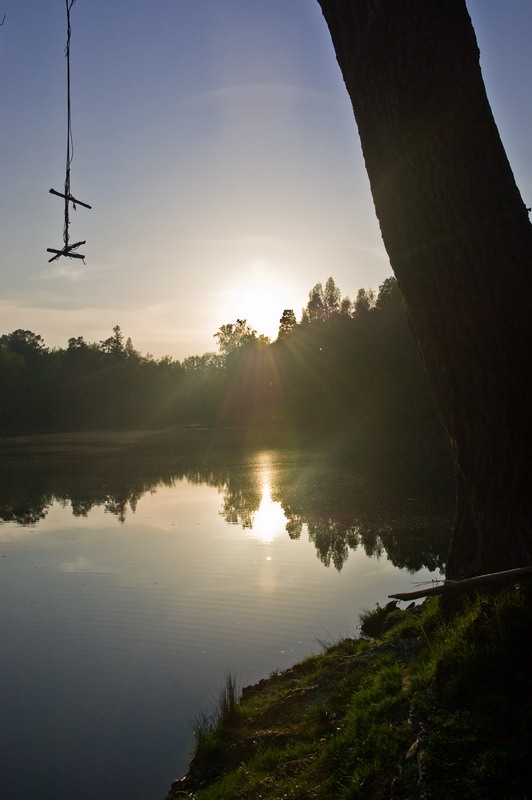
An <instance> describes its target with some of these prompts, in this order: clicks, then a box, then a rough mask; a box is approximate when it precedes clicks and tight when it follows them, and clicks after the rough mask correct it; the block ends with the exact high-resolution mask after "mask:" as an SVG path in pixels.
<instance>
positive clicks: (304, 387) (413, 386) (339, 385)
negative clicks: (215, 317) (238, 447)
mask: <svg viewBox="0 0 532 800" xmlns="http://www.w3.org/2000/svg"><path fill="white" fill-rule="evenodd" d="M215 337H216V339H217V342H218V346H219V350H220V353H219V354H216V353H205V354H204V355H202V356H191V357H189V358H187V359H185V360H184V361H183V362H182V363H179V362H178V361H175V360H173V359H171V358H169V357H164V358H161V359H159V360H155V359H154V358H153V357H151V356H142V355H140V354H139V353H138V352H137V351H136V350H135V349H134V347H133V344H132V342H131V339H127V340H126V341H125V343H124V335H123V334H122V331H121V330H120V327H119V326H116V327H115V328H114V329H113V334H112V336H110V337H109V338H108V339H106V340H104V341H101V342H100V343H98V344H96V343H88V342H85V340H84V339H83V337H81V336H78V337H73V338H71V339H69V341H68V347H67V348H66V349H55V350H50V349H48V348H47V347H46V346H45V344H44V342H43V340H42V338H41V337H40V336H38V335H36V334H34V333H32V332H31V331H23V330H17V331H14V332H13V333H10V334H5V335H3V336H1V337H0V381H1V383H0V385H1V387H2V388H1V390H0V391H1V394H0V433H2V434H3V435H10V434H21V433H34V432H53V431H80V430H98V429H112V428H115V429H131V428H157V427H165V426H171V425H191V424H200V425H207V426H209V427H215V428H216V427H221V426H236V427H239V428H242V427H253V428H262V429H266V430H270V431H277V432H280V433H288V432H294V431H296V432H298V434H301V435H305V432H311V434H312V435H313V436H316V435H319V434H320V433H324V434H328V435H330V434H331V433H335V432H336V433H337V435H338V438H339V447H340V449H342V448H348V449H349V450H350V451H353V450H356V451H357V452H358V453H359V454H363V455H367V456H370V457H377V458H378V459H380V460H382V458H385V459H392V460H393V459H395V458H398V457H401V458H403V457H404V456H405V453H412V457H413V458H415V459H416V460H420V459H421V458H423V457H425V458H426V457H427V456H428V457H429V458H431V457H433V456H434V453H435V452H439V453H443V452H444V450H445V444H444V440H443V436H442V434H441V432H440V426H439V422H438V420H437V418H436V414H435V411H434V406H433V402H432V398H431V395H430V391H429V388H428V384H427V381H426V378H425V375H424V372H423V370H422V367H421V365H420V363H419V359H418V354H417V351H416V346H415V344H414V341H413V338H412V336H411V334H410V331H409V328H408V325H407V322H406V318H405V313H404V308H403V303H402V300H401V297H400V295H399V292H398V289H397V285H396V282H395V280H394V279H392V278H389V279H388V280H386V281H385V282H384V283H383V285H382V286H381V287H380V290H379V293H378V296H377V297H376V298H375V295H374V293H373V292H372V291H366V290H364V289H362V290H360V291H359V292H358V295H357V299H356V300H355V302H353V303H352V302H351V301H350V300H349V298H347V297H346V298H344V299H343V300H342V299H341V295H340V291H339V289H338V288H337V287H336V285H335V283H334V281H333V280H332V278H329V280H328V281H327V282H326V284H325V288H322V286H321V284H317V285H316V286H315V287H314V288H313V289H312V291H311V292H310V295H309V302H308V304H307V307H306V308H305V309H304V311H303V315H302V320H301V322H300V323H299V324H298V323H297V321H296V318H295V315H294V313H293V311H291V310H290V309H287V310H285V311H284V312H283V316H282V319H281V321H280V329H279V337H278V339H277V340H276V341H275V342H273V343H270V342H269V340H268V339H267V338H266V337H264V336H260V335H258V334H257V332H256V331H254V330H253V329H252V328H251V327H250V326H249V325H248V323H247V321H246V320H241V319H239V320H237V321H236V322H235V323H231V324H227V325H223V326H222V327H221V328H220V329H219V331H218V332H217V333H216V334H215Z"/></svg>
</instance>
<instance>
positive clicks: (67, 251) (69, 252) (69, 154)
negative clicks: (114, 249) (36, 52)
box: [47, 0, 92, 263]
mask: <svg viewBox="0 0 532 800" xmlns="http://www.w3.org/2000/svg"><path fill="white" fill-rule="evenodd" d="M65 2H66V15H67V42H66V47H65V56H66V62H67V146H66V174H65V190H64V192H56V190H55V189H50V194H55V195H56V196H57V197H62V198H64V201H65V223H64V227H63V247H62V248H61V250H54V249H53V248H51V247H48V248H47V252H48V253H55V255H53V256H52V258H49V259H48V263H50V261H55V260H56V259H58V258H61V256H67V257H68V258H81V260H82V261H83V263H85V256H82V255H81V253H74V252H73V251H74V250H76V249H77V248H78V247H80V246H81V245H82V244H85V240H84V241H82V242H75V243H74V244H70V230H69V229H70V216H69V213H70V203H72V207H73V209H74V211H75V210H76V206H83V208H92V206H89V205H88V204H87V203H82V202H81V200H76V198H75V197H73V196H72V194H71V193H70V165H71V164H72V158H73V156H74V141H73V138H72V109H71V102H70V39H71V37H72V27H71V24H70V11H71V9H72V6H73V5H74V3H75V2H76V0H65Z"/></svg>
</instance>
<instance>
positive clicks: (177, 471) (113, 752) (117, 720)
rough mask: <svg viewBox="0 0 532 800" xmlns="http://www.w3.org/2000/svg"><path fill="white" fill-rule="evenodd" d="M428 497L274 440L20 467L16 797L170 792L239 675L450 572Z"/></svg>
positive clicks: (255, 671)
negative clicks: (215, 454)
mask: <svg viewBox="0 0 532 800" xmlns="http://www.w3.org/2000/svg"><path fill="white" fill-rule="evenodd" d="M410 494H411V489H410V487H409V489H404V488H397V487H388V488H387V489H386V490H383V488H382V487H379V486H378V482H377V485H375V482H374V481H373V482H368V480H367V479H362V478H361V477H360V476H356V475H353V474H351V473H350V472H349V470H347V469H346V468H345V467H339V466H337V465H336V466H335V465H332V464H331V463H330V462H329V461H326V460H324V459H322V458H319V457H317V456H312V455H308V454H306V455H302V454H298V453H290V452H283V453H281V452H278V451H271V450H270V451H267V450H266V451H264V450H263V451H256V452H254V453H248V454H247V455H246V456H239V457H238V458H234V457H233V458H231V459H227V461H224V460H223V459H217V463H216V464H210V465H209V466H206V465H205V462H204V461H203V462H201V463H199V462H198V463H195V464H184V465H183V464H180V465H179V466H176V465H163V464H162V463H161V462H157V464H155V463H153V464H151V463H146V462H145V461H144V462H142V463H139V464H135V463H133V462H131V463H125V464H124V463H120V464H118V463H115V462H114V463H109V462H108V461H99V460H94V459H93V460H91V461H87V463H84V462H79V461H78V462H76V463H75V464H73V465H70V466H69V467H68V468H67V469H65V468H64V467H58V466H57V465H56V466H55V467H53V468H49V469H43V468H42V465H41V466H39V465H36V464H35V463H32V462H28V464H27V465H24V464H18V466H17V468H16V469H15V470H13V469H5V470H4V472H3V475H2V489H1V490H0V519H2V520H4V521H3V522H2V523H1V524H0V609H1V611H0V632H1V642H2V658H1V662H0V748H1V752H2V760H1V766H0V797H1V798H2V799H3V800H27V798H29V797H39V800H72V799H73V798H76V800H89V798H98V800H126V798H127V800H144V799H146V800H157V799H158V798H160V797H162V796H164V794H165V793H166V791H167V790H168V788H169V786H170V783H171V782H172V780H173V779H175V778H176V777H179V776H180V775H182V774H183V773H184V772H185V771H186V768H187V764H188V760H189V753H190V748H191V746H192V744H193V737H192V734H191V730H192V723H193V720H194V718H195V717H196V716H198V715H199V714H200V713H201V712H203V711H206V710H208V709H209V707H210V706H211V704H212V701H213V696H215V695H216V692H217V689H218V688H219V687H220V686H221V684H222V683H223V678H224V674H225V673H227V672H228V671H231V672H233V673H235V674H236V676H237V680H238V683H239V685H240V686H244V685H247V684H250V683H253V682H255V681H257V680H259V679H261V678H262V677H265V676H267V675H268V674H269V673H271V672H272V671H274V670H277V669H283V668H285V667H287V666H289V665H290V664H292V663H293V662H295V661H297V660H299V659H301V658H303V657H305V656H307V655H309V654H310V653H313V652H317V651H319V649H320V644H319V640H322V641H323V640H325V641H331V640H334V639H335V638H338V637H340V636H345V635H356V634H357V624H358V614H359V612H360V611H361V610H362V608H364V607H373V606H374V605H375V603H376V602H380V603H381V604H383V603H384V602H386V597H387V595H388V594H389V593H391V592H392V591H399V590H408V589H410V588H412V584H413V582H417V581H423V580H431V579H433V578H437V577H439V569H438V568H439V567H440V566H441V564H442V563H443V561H442V559H443V557H444V555H445V551H446V547H447V539H448V530H449V509H448V508H447V507H446V506H445V503H443V504H442V505H439V504H438V503H437V502H436V501H435V500H434V498H427V497H425V496H423V495H422V493H420V492H417V493H415V494H414V495H412V496H410ZM416 571H417V573H416V574H415V575H414V574H413V573H414V572H416Z"/></svg>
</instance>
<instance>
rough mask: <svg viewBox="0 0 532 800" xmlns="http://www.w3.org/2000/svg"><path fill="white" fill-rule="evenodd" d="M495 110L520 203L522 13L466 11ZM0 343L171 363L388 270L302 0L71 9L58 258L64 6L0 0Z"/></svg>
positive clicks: (318, 33) (314, 12)
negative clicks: (66, 254) (67, 219)
mask: <svg viewBox="0 0 532 800" xmlns="http://www.w3.org/2000/svg"><path fill="white" fill-rule="evenodd" d="M468 6H469V10H470V13H471V16H472V18H473V22H474V25H475V29H476V32H477V36H478V39H479V44H480V48H481V54H482V56H481V62H482V66H483V71H484V78H485V81H486V84H487V87H488V93H489V95H490V99H491V102H492V107H493V110H494V113H495V117H496V119H497V122H498V124H499V129H500V131H501V135H502V137H503V141H504V143H505V145H506V148H507V151H508V155H509V157H510V161H511V163H512V166H513V168H514V173H515V175H516V178H517V182H518V185H519V187H520V189H521V192H522V194H523V199H524V200H525V202H526V203H527V205H532V159H531V156H532V136H531V133H532V130H531V128H532V109H531V102H530V86H531V85H532V48H531V47H530V41H531V39H532V3H531V2H530V0H506V2H502V0H470V2H469V3H468ZM4 13H5V14H6V20H5V23H4V25H3V27H1V28H0V59H1V70H2V72H1V74H2V81H1V84H0V92H1V107H2V112H3V113H2V124H1V126H0V160H1V162H0V163H1V184H0V229H1V236H2V239H1V241H2V250H1V256H0V257H1V266H2V268H1V281H2V284H1V286H2V291H1V294H0V319H1V321H2V322H1V326H0V333H6V332H9V331H11V330H14V329H15V328H28V329H30V330H33V331H34V332H35V333H40V334H41V335H42V336H43V337H44V339H45V341H46V343H47V344H48V345H49V346H63V347H64V346H66V343H67V339H68V338H69V337H70V336H84V337H85V338H86V339H87V340H89V341H98V340H100V339H104V338H107V337H108V336H109V335H110V332H111V328H112V327H113V326H114V325H116V324H119V325H120V326H121V327H122V330H123V331H124V333H125V335H126V336H131V337H132V339H133V343H134V345H135V346H136V347H137V348H138V349H140V350H141V351H142V352H143V353H144V352H147V351H149V352H151V353H153V354H154V355H156V356H161V355H164V354H170V355H172V356H174V357H177V358H182V357H184V356H187V355H192V354H199V353H202V352H205V351H207V350H214V349H215V340H214V339H213V334H214V332H215V331H216V330H217V329H218V327H219V326H220V325H221V324H223V323H226V322H232V321H234V320H235V319H236V318H237V317H239V316H240V317H242V316H245V317H247V318H248V321H249V322H250V323H251V324H252V325H253V326H254V327H255V328H257V329H258V331H259V333H266V334H269V335H275V332H276V330H277V326H278V320H279V318H280V316H281V313H282V311H283V309H284V308H293V309H294V310H295V312H296V314H297V315H298V316H299V314H300V312H301V308H302V307H303V305H304V304H305V303H306V300H307V295H308V291H309V290H310V289H311V287H312V286H313V285H314V284H315V283H316V282H318V281H325V280H326V279H327V277H328V276H329V275H332V276H333V277H334V278H335V280H336V282H337V284H338V285H339V286H340V288H341V289H342V292H343V293H344V294H349V295H350V296H353V295H355V294H356V291H357V290H358V289H359V288H360V287H361V286H365V287H378V285H379V284H380V283H382V281H383V279H384V278H386V277H387V276H388V275H389V274H391V273H390V268H389V265H388V261H387V258H386V255H385V252H384V249H383V247H382V244H381V240H380V235H379V231H378V226H377V223H376V221H375V218H374V212H373V205H372V201H371V197H370V193H369V188H368V181H367V178H366V175H365V171H364V167H363V163H362V158H361V153H360V146H359V141H358V135H357V132H356V127H355V123H354V120H353V117H352V113H351V109H350V104H349V100H348V97H347V94H346V92H345V88H344V85H343V82H342V79H341V76H340V73H339V70H338V67H337V64H336V60H335V57H334V54H333V50H332V45H331V43H330V40H329V35H328V31H327V28H326V26H325V23H324V21H323V19H322V17H321V12H320V9H319V6H318V4H317V2H314V0H157V1H156V2H153V1H152V2H149V1H148V0H128V2H127V3H126V2H110V0H77V2H76V3H75V5H74V7H73V9H72V25H73V39H72V71H73V130H74V143H75V155H74V161H73V164H72V192H73V194H74V195H75V196H77V197H78V198H79V199H81V200H84V201H85V202H88V203H91V204H92V205H93V210H92V211H86V210H83V209H79V210H78V211H77V212H75V213H73V214H72V220H73V221H72V228H71V235H72V240H73V241H77V240H79V239H87V245H86V246H85V247H84V248H83V251H84V252H85V255H86V260H87V264H86V266H83V264H82V263H81V262H78V261H71V260H67V259H61V260H60V261H58V262H54V263H52V264H48V262H47V259H48V257H49V255H48V254H47V253H46V248H47V247H57V248H59V247H60V246H61V242H62V214H63V206H62V201H61V200H60V199H58V198H54V197H52V196H51V195H49V194H48V190H49V189H50V188H52V187H53V188H55V189H58V190H61V189H62V186H63V183H64V169H65V167H64V160H65V58H64V46H65V37H66V33H65V3H64V0H2V2H1V3H0V19H1V17H2V16H3V14H4Z"/></svg>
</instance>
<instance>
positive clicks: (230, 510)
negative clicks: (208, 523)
mask: <svg viewBox="0 0 532 800" xmlns="http://www.w3.org/2000/svg"><path fill="white" fill-rule="evenodd" d="M302 463H303V464H304V466H303V467H302V466H301V464H302ZM157 464H158V467H159V468H158V469H154V465H153V464H150V466H149V469H148V468H147V467H146V466H145V465H144V467H142V469H141V468H140V467H137V468H135V465H134V464H131V463H124V462H123V461H120V460H119V459H113V460H112V462H109V461H106V462H102V463H100V462H98V463H97V464H92V463H91V465H90V470H89V471H86V470H82V469H78V470H74V471H71V472H70V473H66V474H65V473H64V472H57V471H53V470H37V469H36V468H35V465H33V467H32V468H30V469H28V470H26V471H23V470H20V469H19V470H18V471H5V472H3V474H2V488H1V492H0V520H3V521H9V522H15V523H17V524H19V525H26V526H27V525H35V524H37V523H38V522H39V521H40V520H42V519H44V518H45V517H46V514H47V512H48V509H49V508H50V506H51V505H52V503H53V502H54V501H59V502H61V503H63V504H67V503H68V502H70V505H71V508H72V513H73V514H74V516H77V517H86V516H87V515H88V514H89V512H90V511H91V510H92V509H94V508H103V509H104V510H105V511H106V512H108V513H110V514H112V515H114V516H115V517H116V518H117V519H118V520H119V521H120V522H124V521H125V519H126V516H127V514H128V513H130V512H134V511H135V509H136V507H137V503H138V501H139V500H140V498H141V497H142V496H143V495H144V494H146V493H147V492H154V491H155V490H156V489H157V488H158V487H160V486H168V487H171V486H173V485H174V484H175V483H176V482H177V481H179V480H181V479H183V478H186V479H187V480H188V481H189V482H191V483H193V484H198V485H199V484H207V485H209V486H212V487H215V488H217V489H218V491H220V493H222V494H223V499H222V507H221V510H220V514H221V515H223V517H224V519H225V520H226V521H227V522H228V523H230V524H233V525H241V526H242V527H243V528H252V527H253V523H254V516H255V514H256V512H257V510H258V509H259V507H260V505H261V501H262V500H263V495H264V489H265V484H266V483H268V484H269V485H270V488H271V501H272V502H273V503H280V504H281V507H282V509H283V512H284V514H285V517H286V531H287V533H288V535H289V536H290V538H292V539H298V538H300V537H301V536H302V534H304V533H306V535H307V536H308V539H309V541H311V542H312V543H313V544H314V546H315V548H316V551H317V555H318V557H319V559H320V560H321V561H322V563H323V564H324V565H325V566H327V567H328V566H330V565H331V564H332V565H333V566H334V567H335V568H336V569H337V570H340V569H341V568H342V566H343V564H344V563H345V561H346V560H347V558H348V557H349V553H350V552H351V551H354V550H356V549H357V548H359V547H362V548H363V549H364V552H365V553H366V554H367V555H368V556H373V557H379V556H382V555H386V556H387V558H388V559H389V560H390V561H391V562H392V563H393V564H394V565H395V566H397V567H401V568H406V569H408V570H411V571H417V570H419V569H421V568H422V567H428V568H429V569H431V570H434V569H441V568H442V567H443V565H444V559H445V556H446V553H447V547H448V542H449V536H450V524H451V522H450V507H449V505H448V502H446V498H444V499H443V500H442V499H441V498H438V496H437V495H436V496H435V495H434V492H432V494H429V493H428V492H426V491H425V492H423V493H422V492H421V491H420V490H418V491H417V493H416V495H415V499H412V496H411V488H410V489H406V488H405V486H404V485H403V486H401V485H393V486H391V485H390V483H389V482H388V483H386V484H384V483H382V485H378V482H376V481H369V480H368V479H366V480H364V481H363V480H361V479H360V478H357V477H356V476H354V475H353V474H352V473H351V472H350V471H349V470H348V469H339V468H338V467H336V468H333V467H332V466H331V465H330V464H327V463H326V462H324V461H317V460H314V461H310V462H307V463H306V464H305V462H301V461H299V460H295V461H292V462H289V461H288V460H283V459H282V458H280V459H278V460H277V461H272V462H268V463H267V464H265V463H264V461H260V459H259V460H257V459H253V458H250V459H249V460H248V461H247V463H245V464H244V465H243V464H242V460H241V459H239V460H238V461H236V460H235V462H234V463H233V464H231V463H228V462H227V461H224V462H223V463H220V464H214V466H213V464H212V461H211V463H210V464H209V466H206V465H205V464H204V463H196V464H193V465H191V464H190V463H189V464H188V465H186V466H183V465H176V464H175V463H174V464H164V463H163V462H162V460H161V461H158V462H157Z"/></svg>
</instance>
